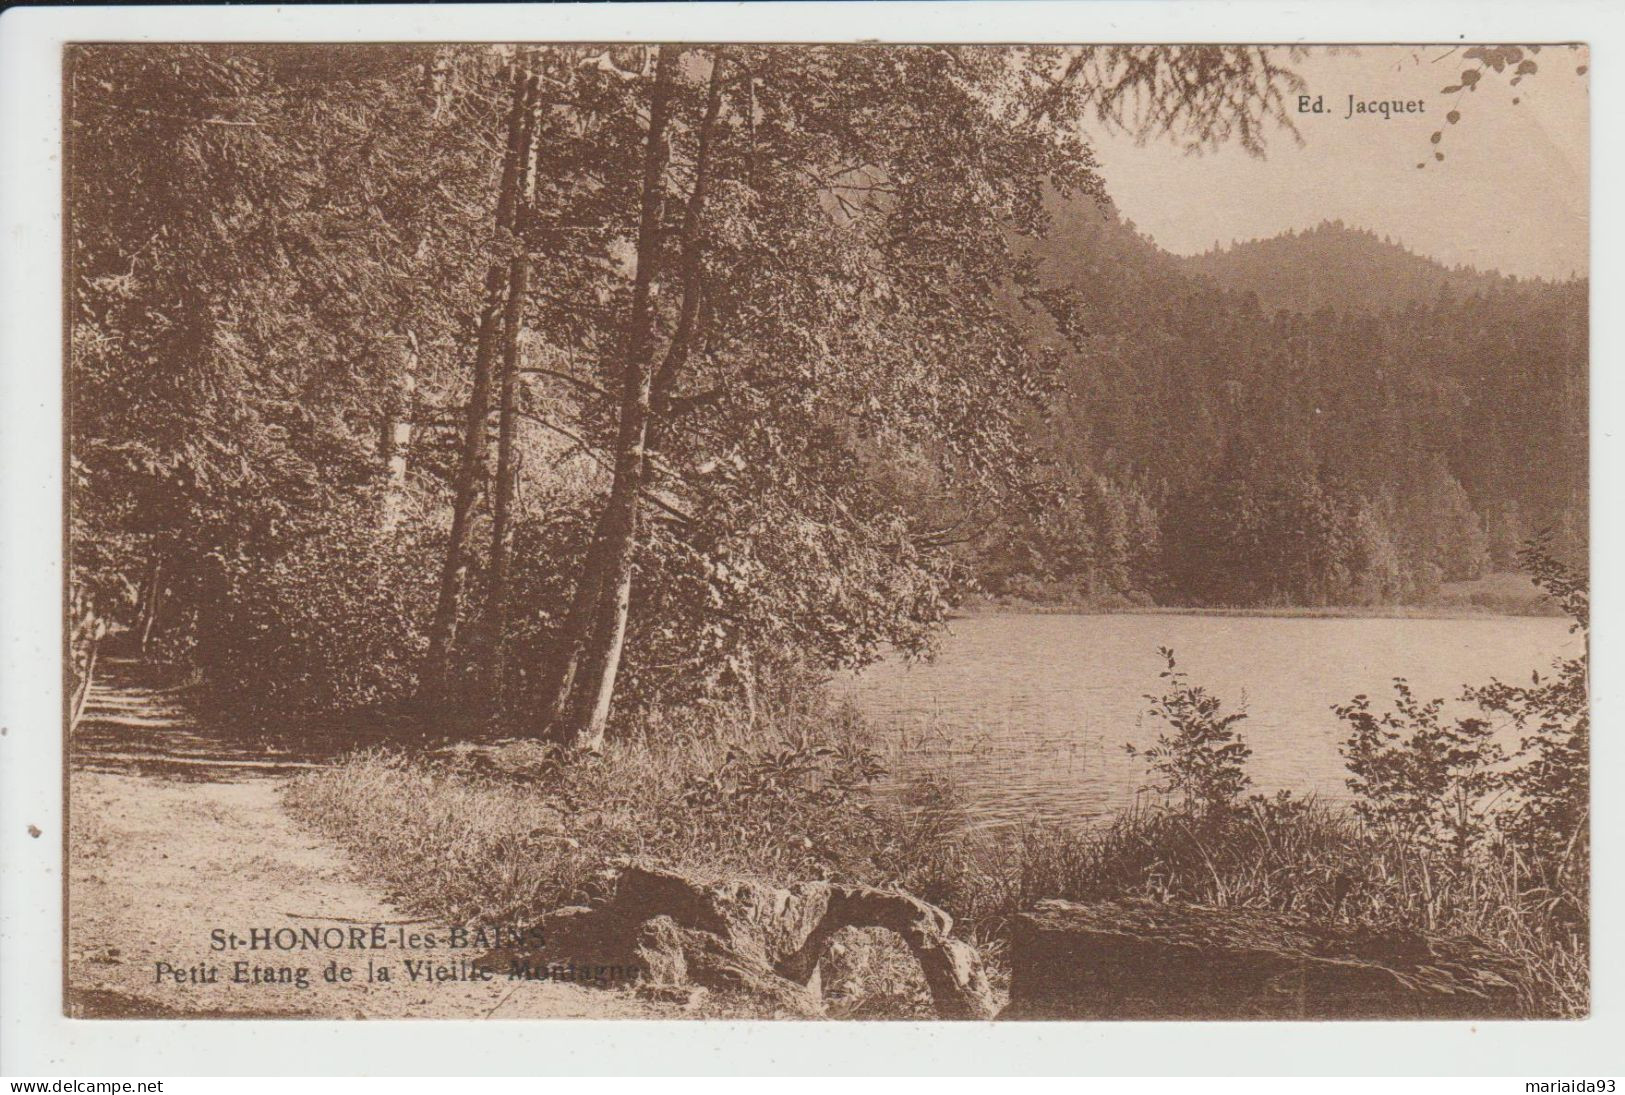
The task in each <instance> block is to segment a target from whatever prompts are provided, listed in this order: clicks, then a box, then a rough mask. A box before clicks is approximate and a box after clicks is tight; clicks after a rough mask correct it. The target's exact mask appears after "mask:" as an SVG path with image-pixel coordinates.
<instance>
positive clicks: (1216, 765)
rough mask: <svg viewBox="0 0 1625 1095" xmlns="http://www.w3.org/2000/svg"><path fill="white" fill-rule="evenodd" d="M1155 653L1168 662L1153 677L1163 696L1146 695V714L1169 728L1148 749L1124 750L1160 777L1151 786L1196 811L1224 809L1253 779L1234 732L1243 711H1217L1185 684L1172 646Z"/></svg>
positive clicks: (1209, 698) (1199, 690) (1212, 700)
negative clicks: (1162, 683) (1158, 681)
mask: <svg viewBox="0 0 1625 1095" xmlns="http://www.w3.org/2000/svg"><path fill="white" fill-rule="evenodd" d="M1157 653H1158V654H1159V655H1161V656H1162V658H1163V659H1164V660H1165V661H1166V662H1167V668H1166V669H1164V670H1163V671H1162V672H1161V673H1160V674H1158V676H1159V677H1161V678H1162V679H1163V680H1165V681H1167V682H1168V683H1167V686H1166V691H1164V692H1163V694H1162V695H1160V696H1151V695H1148V696H1146V697H1145V698H1146V700H1148V701H1149V702H1150V704H1151V709H1150V711H1149V712H1148V714H1150V715H1151V716H1152V717H1153V718H1156V719H1158V720H1160V721H1162V722H1164V723H1166V724H1167V725H1168V727H1169V729H1170V730H1171V731H1172V732H1171V733H1170V732H1168V731H1164V732H1163V733H1161V734H1159V735H1158V736H1157V744H1156V745H1154V746H1152V747H1151V748H1150V749H1146V750H1143V751H1142V750H1139V749H1136V748H1135V747H1134V746H1132V745H1128V746H1124V748H1125V749H1127V750H1128V753H1129V755H1130V756H1135V757H1143V758H1144V759H1145V760H1146V762H1147V763H1148V764H1149V765H1150V767H1151V770H1152V771H1153V772H1155V773H1157V774H1158V775H1159V776H1161V781H1160V782H1159V783H1156V784H1154V785H1153V787H1154V789H1155V790H1158V791H1161V792H1162V793H1163V794H1168V795H1175V796H1177V797H1178V798H1179V799H1180V800H1182V801H1183V803H1184V804H1185V806H1186V807H1187V809H1190V810H1192V811H1195V812H1198V813H1207V812H1212V811H1222V810H1227V809H1229V808H1231V807H1232V806H1233V805H1234V804H1235V801H1236V798H1237V796H1239V795H1240V794H1241V792H1242V791H1243V790H1245V789H1246V787H1247V785H1248V784H1249V783H1251V782H1252V780H1251V779H1250V778H1249V777H1248V775H1247V772H1246V770H1245V765H1246V763H1247V758H1248V757H1250V756H1252V752H1253V751H1252V750H1251V749H1249V748H1247V745H1246V744H1245V743H1244V742H1243V741H1242V740H1241V738H1240V737H1239V736H1238V735H1237V734H1236V731H1235V727H1236V724H1237V723H1239V722H1241V721H1242V720H1243V719H1245V718H1246V717H1247V715H1246V713H1245V712H1243V711H1233V712H1231V713H1230V714H1227V715H1226V714H1221V713H1220V708H1221V707H1222V706H1223V703H1222V702H1221V701H1220V700H1219V698H1218V697H1217V696H1214V695H1213V694H1211V693H1209V692H1208V691H1207V690H1206V689H1205V688H1203V687H1201V686H1200V685H1193V684H1191V683H1190V681H1189V680H1188V679H1187V678H1186V676H1185V674H1184V673H1182V672H1181V671H1180V670H1179V668H1178V666H1177V665H1176V663H1175V661H1174V652H1173V651H1172V650H1170V649H1168V648H1167V647H1165V646H1164V647H1159V648H1158V650H1157Z"/></svg>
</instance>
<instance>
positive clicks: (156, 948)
mask: <svg viewBox="0 0 1625 1095" xmlns="http://www.w3.org/2000/svg"><path fill="white" fill-rule="evenodd" d="M91 704H92V706H91V709H90V711H89V712H88V715H87V722H86V723H84V724H82V732H81V733H80V734H78V735H76V738H75V745H74V749H73V751H72V753H73V757H72V759H73V771H72V773H71V775H70V794H71V801H70V810H71V818H72V829H71V855H70V863H69V872H68V877H69V924H68V967H67V968H68V985H69V1011H70V1014H73V1015H75V1016H80V1017H85V1018H91V1017H130V1018H134V1017H157V1016H177V1017H178V1016H186V1017H204V1016H218V1017H227V1016H231V1017H246V1016H255V1015H265V1016H285V1017H308V1018H380V1019H383V1018H389V1019H398V1018H412V1017H419V1018H441V1019H449V1018H456V1019H477V1018H482V1017H483V1018H493V1019H519V1018H573V1017H591V1018H650V1017H653V1016H655V1015H658V1014H665V1012H664V1011H662V1010H661V1009H660V1007H659V1006H658V1005H654V1004H649V1003H645V1002H643V1001H640V1000H638V999H636V998H635V997H633V996H632V995H631V994H630V993H629V992H627V991H623V990H605V989H599V988H591V987H586V986H583V985H578V984H572V983H568V982H562V981H555V980H523V979H520V980H510V979H509V978H508V977H507V976H505V975H501V976H498V977H497V978H496V979H495V980H492V981H489V982H482V981H456V980H453V981H439V982H434V981H425V980H417V981H414V980H413V979H412V978H411V977H410V976H409V975H408V973H407V969H406V961H407V960H408V959H410V960H412V961H413V962H418V961H421V960H425V959H428V960H431V961H434V962H439V963H446V962H450V963H452V964H453V965H455V964H456V959H457V958H458V957H466V958H473V957H476V956H477V955H478V954H479V953H481V952H480V951H479V950H477V949H470V950H465V951H463V952H461V953H460V954H454V953H452V952H449V951H446V950H444V949H441V950H439V951H437V952H425V951H424V950H423V949H421V948H411V947H403V946H402V945H401V944H402V943H403V942H405V939H404V938H403V934H404V933H411V932H414V931H416V932H424V931H428V930H434V929H439V930H441V931H444V929H445V926H444V925H431V924H428V923H425V922H422V921H413V920H411V919H409V918H408V917H406V916H405V915H403V914H402V913H401V912H400V911H399V910H398V909H396V908H395V907H394V906H392V905H391V904H390V903H389V902H388V901H387V900H386V899H384V897H383V896H382V895H381V894H380V893H379V892H378V891H377V890H376V889H375V888H374V887H372V886H371V885H370V884H368V883H367V881H366V880H365V879H364V878H362V877H361V876H360V875H359V874H358V873H357V872H356V870H355V869H354V867H353V865H352V864H351V863H349V862H348V861H347V859H346V857H345V855H344V853H343V852H342V851H340V850H339V849H338V848H337V847H336V846H334V845H333V844H332V843H331V842H330V841H328V840H327V839H325V838H324V837H322V836H320V835H319V834H316V833H314V832H311V831H310V830H307V829H305V828H303V827H302V826H300V825H299V824H298V823H296V822H295V821H293V820H292V819H291V818H290V817H289V816H288V815H287V814H286V813H285V812H284V811H283V809H282V805H281V800H280V785H281V783H282V781H283V780H285V779H286V778H288V773H287V771H286V767H285V766H284V764H281V763H256V762H255V761H253V760H250V759H248V758H243V757H235V758H225V759H222V758H219V757H215V756H210V755H208V753H209V750H201V751H199V750H189V749H182V748H177V749H176V750H175V753H174V755H171V756H168V757H165V756H164V751H163V749H162V748H161V745H162V742H163V741H164V739H165V737H166V727H167V728H168V730H167V736H169V737H172V739H173V740H174V741H175V742H177V743H187V742H190V743H195V742H197V741H198V740H199V737H198V735H197V732H196V728H195V727H194V726H193V725H192V723H191V720H190V719H189V718H188V716H187V715H186V714H185V712H184V711H183V710H181V709H180V708H178V707H177V706H175V705H174V704H173V703H170V702H166V701H165V700H164V698H163V696H162V694H161V693H157V692H153V691H151V690H143V689H140V688H137V687H135V686H133V685H131V684H129V683H128V682H127V681H121V680H119V679H117V678H115V679H114V681H112V682H111V684H110V685H104V686H103V687H102V688H100V689H98V691H97V692H96V693H93V695H92V698H91ZM135 742H139V743H140V746H139V748H136V747H135V746H134V745H132V743H135ZM108 743H111V747H109V744H108ZM299 763H301V764H304V763H309V762H299ZM375 924H377V925H383V926H384V929H385V930H384V934H385V936H386V937H387V938H388V942H387V945H385V946H384V947H382V948H380V949H371V948H369V949H365V950H355V949H349V950H337V951H298V950H295V951H287V952H277V951H265V950H249V949H247V946H246V942H244V943H243V944H242V945H240V946H239V947H238V948H237V949H235V950H234V949H231V948H230V947H229V946H226V947H222V948H219V949H216V945H215V943H214V939H215V935H214V933H215V932H216V931H217V930H218V931H219V932H220V933H222V934H221V938H222V939H227V940H229V937H230V935H231V934H232V933H235V934H236V935H237V937H238V939H239V940H240V941H246V940H248V939H249V937H250V933H251V931H252V930H254V929H264V928H268V929H271V930H273V931H275V930H277V929H283V928H294V929H299V928H317V929H326V928H335V927H336V928H340V929H344V930H345V931H348V930H349V929H351V928H356V927H365V928H368V929H370V928H371V926H372V925H375ZM332 960H336V961H337V962H338V963H339V964H340V965H341V966H349V967H351V968H352V970H353V971H354V973H353V975H352V976H353V980H351V981H350V982H348V983H341V982H336V981H335V982H329V981H327V980H325V979H324V978H323V976H322V971H323V970H324V968H325V967H326V966H327V964H328V963H329V961H332ZM369 961H370V962H371V963H372V965H373V967H374V968H378V967H388V968H389V969H390V970H391V971H392V979H391V980H390V981H389V982H388V983H381V982H379V981H371V982H369V981H367V980H366V971H367V968H368V964H369ZM238 962H245V963H246V964H247V967H248V968H247V970H246V971H244V972H243V973H239V972H238V970H239V968H240V967H237V965H236V963H238ZM160 963H167V964H168V965H167V967H161V966H160V965H159V964H160ZM200 966H201V967H202V968H203V970H202V973H201V976H202V977H207V976H209V974H208V971H209V970H210V969H212V970H213V980H212V981H201V982H200V981H199V980H196V979H194V975H193V970H195V969H197V968H198V967H200ZM261 966H273V967H287V968H290V969H297V968H298V967H304V968H305V969H306V971H307V978H308V982H309V987H308V988H300V987H298V986H297V984H293V983H269V984H255V983H253V981H252V978H253V976H254V974H253V968H254V967H261ZM173 971H180V974H181V982H180V983H177V982H176V979H175V976H174V975H173ZM234 977H237V978H248V980H246V981H244V980H234Z"/></svg>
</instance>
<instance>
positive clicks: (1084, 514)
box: [977, 204, 1588, 605]
mask: <svg viewBox="0 0 1625 1095" xmlns="http://www.w3.org/2000/svg"><path fill="white" fill-rule="evenodd" d="M1060 212H1062V213H1064V215H1061V216H1058V217H1057V225H1056V230H1055V232H1054V233H1053V234H1052V236H1051V237H1050V238H1049V239H1048V240H1046V241H1045V242H1044V244H1043V245H1042V246H1043V247H1044V250H1045V256H1046V258H1048V259H1049V261H1050V262H1051V263H1052V264H1054V266H1055V267H1056V268H1058V269H1060V270H1062V271H1064V272H1065V274H1066V276H1067V280H1068V282H1069V283H1070V285H1071V286H1072V287H1073V288H1074V289H1075V290H1076V292H1077V293H1078V294H1079V295H1080V296H1081V297H1082V298H1083V300H1084V301H1085V314H1083V315H1082V316H1080V317H1079V318H1080V322H1081V324H1082V325H1083V326H1084V327H1085V329H1087V330H1088V331H1089V332H1090V337H1089V339H1088V340H1087V342H1086V347H1085V349H1084V350H1082V351H1075V352H1072V353H1070V354H1068V355H1067V356H1068V359H1069V364H1068V366H1067V368H1066V369H1065V373H1064V375H1065V380H1064V386H1063V388H1062V390H1061V391H1060V392H1058V393H1057V396H1056V398H1055V400H1054V402H1053V404H1052V405H1051V406H1050V407H1048V408H1046V411H1045V413H1043V414H1042V415H1041V416H1039V417H1037V418H1036V419H1035V420H1034V422H1033V423H1032V426H1031V429H1032V435H1033V437H1034V440H1035V444H1036V445H1037V446H1039V447H1040V448H1041V449H1042V450H1043V451H1044V452H1045V454H1046V455H1047V460H1046V461H1045V462H1044V472H1043V474H1042V476H1041V477H1040V478H1039V480H1038V481H1037V482H1035V485H1034V489H1033V496H1032V501H1033V503H1034V504H1033V505H1032V506H1030V507H1029V508H1028V509H1027V510H1025V511H1024V512H1022V513H1018V514H1016V515H1015V517H1014V519H1012V520H1010V521H1007V522H1003V523H1001V524H1000V525H999V526H998V527H997V531H996V532H994V533H992V534H990V535H988V536H986V537H985V538H984V539H983V540H982V541H980V542H979V544H978V548H977V552H978V555H977V558H978V565H979V566H980V567H981V568H982V571H983V574H984V581H985V582H986V584H987V585H988V586H989V587H990V589H991V590H992V591H994V592H998V593H1010V594H1023V593H1027V594H1028V595H1035V594H1036V595H1040V596H1042V595H1045V594H1046V593H1048V594H1051V595H1053V594H1054V593H1055V591H1056V590H1057V588H1061V589H1065V590H1067V591H1069V592H1076V593H1079V594H1083V595H1094V596H1098V595H1101V594H1112V593H1138V594H1141V595H1144V596H1146V597H1150V598H1154V599H1156V600H1158V601H1160V602H1163V603H1196V604H1236V605H1258V604H1311V605H1312V604H1328V603H1354V604H1360V603H1379V602H1401V601H1411V600H1418V599H1425V598H1427V597H1429V596H1431V595H1433V593H1434V592H1435V591H1436V590H1437V587H1438V586H1439V584H1440V583H1442V582H1449V581H1458V580H1463V579H1472V578H1477V577H1479V576H1481V575H1483V574H1485V573H1488V572H1490V571H1493V570H1500V569H1509V568H1511V567H1512V566H1514V554H1515V552H1516V550H1517V548H1518V545H1519V544H1520V543H1521V542H1523V541H1524V540H1526V539H1527V538H1529V537H1530V536H1532V535H1534V534H1535V533H1537V532H1540V531H1542V530H1547V529H1549V530H1551V531H1552V532H1553V534H1554V546H1555V549H1556V550H1557V551H1558V552H1559V553H1560V554H1565V555H1567V556H1570V557H1580V556H1583V554H1584V551H1585V539H1586V521H1585V513H1586V406H1587V402H1586V391H1587V389H1586V379H1587V374H1586V368H1587V365H1586V361H1587V356H1586V328H1587V291H1588V285H1587V283H1586V282H1585V281H1583V280H1576V281H1568V282H1562V283H1549V282H1541V281H1527V280H1523V281H1520V280H1516V279H1511V278H1497V277H1495V276H1493V275H1485V274H1480V273H1477V272H1473V271H1466V272H1464V271H1460V270H1456V271H1451V270H1447V269H1446V268H1444V267H1442V266H1439V265H1437V264H1434V263H1431V262H1428V261H1427V260H1424V259H1420V258H1418V257H1417V256H1415V255H1412V254H1410V253H1409V252H1406V251H1405V250H1403V248H1401V247H1399V246H1398V245H1396V244H1393V243H1390V242H1388V241H1386V240H1381V239H1379V238H1378V237H1376V236H1375V235H1373V234H1371V233H1369V232H1363V231H1356V230H1353V229H1348V228H1345V227H1343V226H1342V225H1335V224H1334V225H1323V226H1322V227H1321V228H1319V229H1317V230H1315V231H1312V232H1306V233H1296V234H1292V235H1290V236H1283V237H1279V238H1277V239H1276V240H1273V241H1264V242H1262V243H1258V244H1253V245H1247V246H1245V247H1238V248H1236V249H1233V250H1231V251H1228V252H1222V253H1219V254H1217V255H1214V254H1210V255H1207V256H1200V257H1198V258H1197V259H1194V260H1184V261H1183V262H1182V261H1181V260H1178V259H1175V258H1174V257H1173V256H1170V255H1168V254H1166V253H1164V252H1161V251H1160V250H1158V249H1157V248H1156V247H1155V245H1154V244H1151V243H1150V242H1149V241H1148V240H1146V239H1145V238H1143V237H1140V236H1138V235H1136V234H1135V232H1134V230H1133V227H1132V225H1126V224H1123V223H1121V222H1120V221H1118V220H1117V218H1116V217H1115V216H1114V215H1112V214H1110V213H1105V214H1102V213H1099V212H1096V211H1093V210H1089V209H1086V208H1082V207H1080V206H1079V205H1076V204H1074V205H1072V206H1070V207H1068V208H1067V209H1066V210H1064V211H1060ZM1193 270H1194V271H1199V273H1197V274H1194V275H1193V274H1192V272H1191V271H1193ZM1385 271H1386V272H1388V273H1392V274H1393V275H1394V276H1393V277H1392V278H1387V277H1386V274H1385V273H1384V272H1385ZM1208 275H1211V276H1208ZM1385 279H1386V280H1385ZM1231 286H1241V287H1244V289H1238V288H1231ZM1356 286H1358V289H1357V290H1356V288H1355V287H1356ZM1244 290H1245V291H1244ZM1423 294H1426V295H1425V296H1424V295H1423ZM1260 296H1265V297H1268V298H1270V299H1275V300H1285V301H1290V302H1291V303H1294V304H1298V305H1302V306H1305V307H1310V308H1312V310H1311V311H1307V312H1305V311H1295V310H1287V309H1285V308H1283V309H1280V310H1276V311H1273V312H1271V311H1266V308H1265V306H1264V305H1262V304H1261V303H1260ZM1351 299H1352V300H1357V301H1358V302H1359V306H1350V305H1349V303H1348V302H1349V301H1350V300H1351ZM1037 337H1038V338H1039V339H1040V340H1043V339H1044V336H1043V334H1039V335H1038V336H1037ZM1056 349H1057V352H1063V353H1064V352H1065V351H1064V350H1061V349H1060V347H1059V342H1058V340H1056Z"/></svg>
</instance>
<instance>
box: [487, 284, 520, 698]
mask: <svg viewBox="0 0 1625 1095" xmlns="http://www.w3.org/2000/svg"><path fill="white" fill-rule="evenodd" d="M529 292H530V259H529V258H527V257H525V256H523V255H520V256H518V257H516V258H515V259H514V260H513V262H512V263H510V264H509V266H508V306H507V309H506V312H505V314H504V316H503V336H502V388H501V394H500V396H499V397H498V401H497V403H498V408H499V418H498V424H497V478H496V499H495V501H494V503H493V504H492V507H491V579H490V584H489V591H488V594H487V597H486V627H487V628H488V630H487V633H486V634H487V651H486V656H487V658H488V659H489V661H488V666H487V668H488V681H487V684H488V688H489V696H488V700H489V702H490V703H491V705H492V706H493V707H500V706H501V703H502V695H503V691H504V688H505V685H506V677H507V651H508V641H507V640H508V562H509V559H511V558H512V556H513V508H514V495H515V492H516V488H517V486H518V481H519V466H518V459H517V455H516V454H515V452H514V434H515V431H516V427H517V424H518V418H519V416H518V413H517V409H516V407H515V403H516V401H517V399H518V396H519V330H520V325H521V324H522V323H523V322H524V318H525V297H526V295H527V294H528V293H529Z"/></svg>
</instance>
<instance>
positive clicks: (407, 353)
mask: <svg viewBox="0 0 1625 1095" xmlns="http://www.w3.org/2000/svg"><path fill="white" fill-rule="evenodd" d="M405 341H406V348H405V350H404V351H403V352H402V354H401V364H400V368H399V370H398V371H397V372H396V374H395V377H394V389H395V390H394V391H392V392H391V393H389V395H390V406H389V408H388V409H387V411H386V412H385V414H384V418H383V421H382V422H381V423H380V424H379V436H378V455H379V456H380V457H382V458H383V461H384V464H385V466H386V467H387V468H388V482H387V483H386V484H385V487H384V512H383V520H382V524H383V527H384V531H385V532H393V531H394V530H395V527H396V526H397V525H399V524H400V521H401V514H402V512H403V511H404V510H405V508H406V473H407V454H408V453H409V452H411V449H412V413H413V403H414V401H415V398H416V394H417V387H418V343H417V338H416V337H415V336H414V335H413V334H412V332H411V331H407V332H406V336H405Z"/></svg>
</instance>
